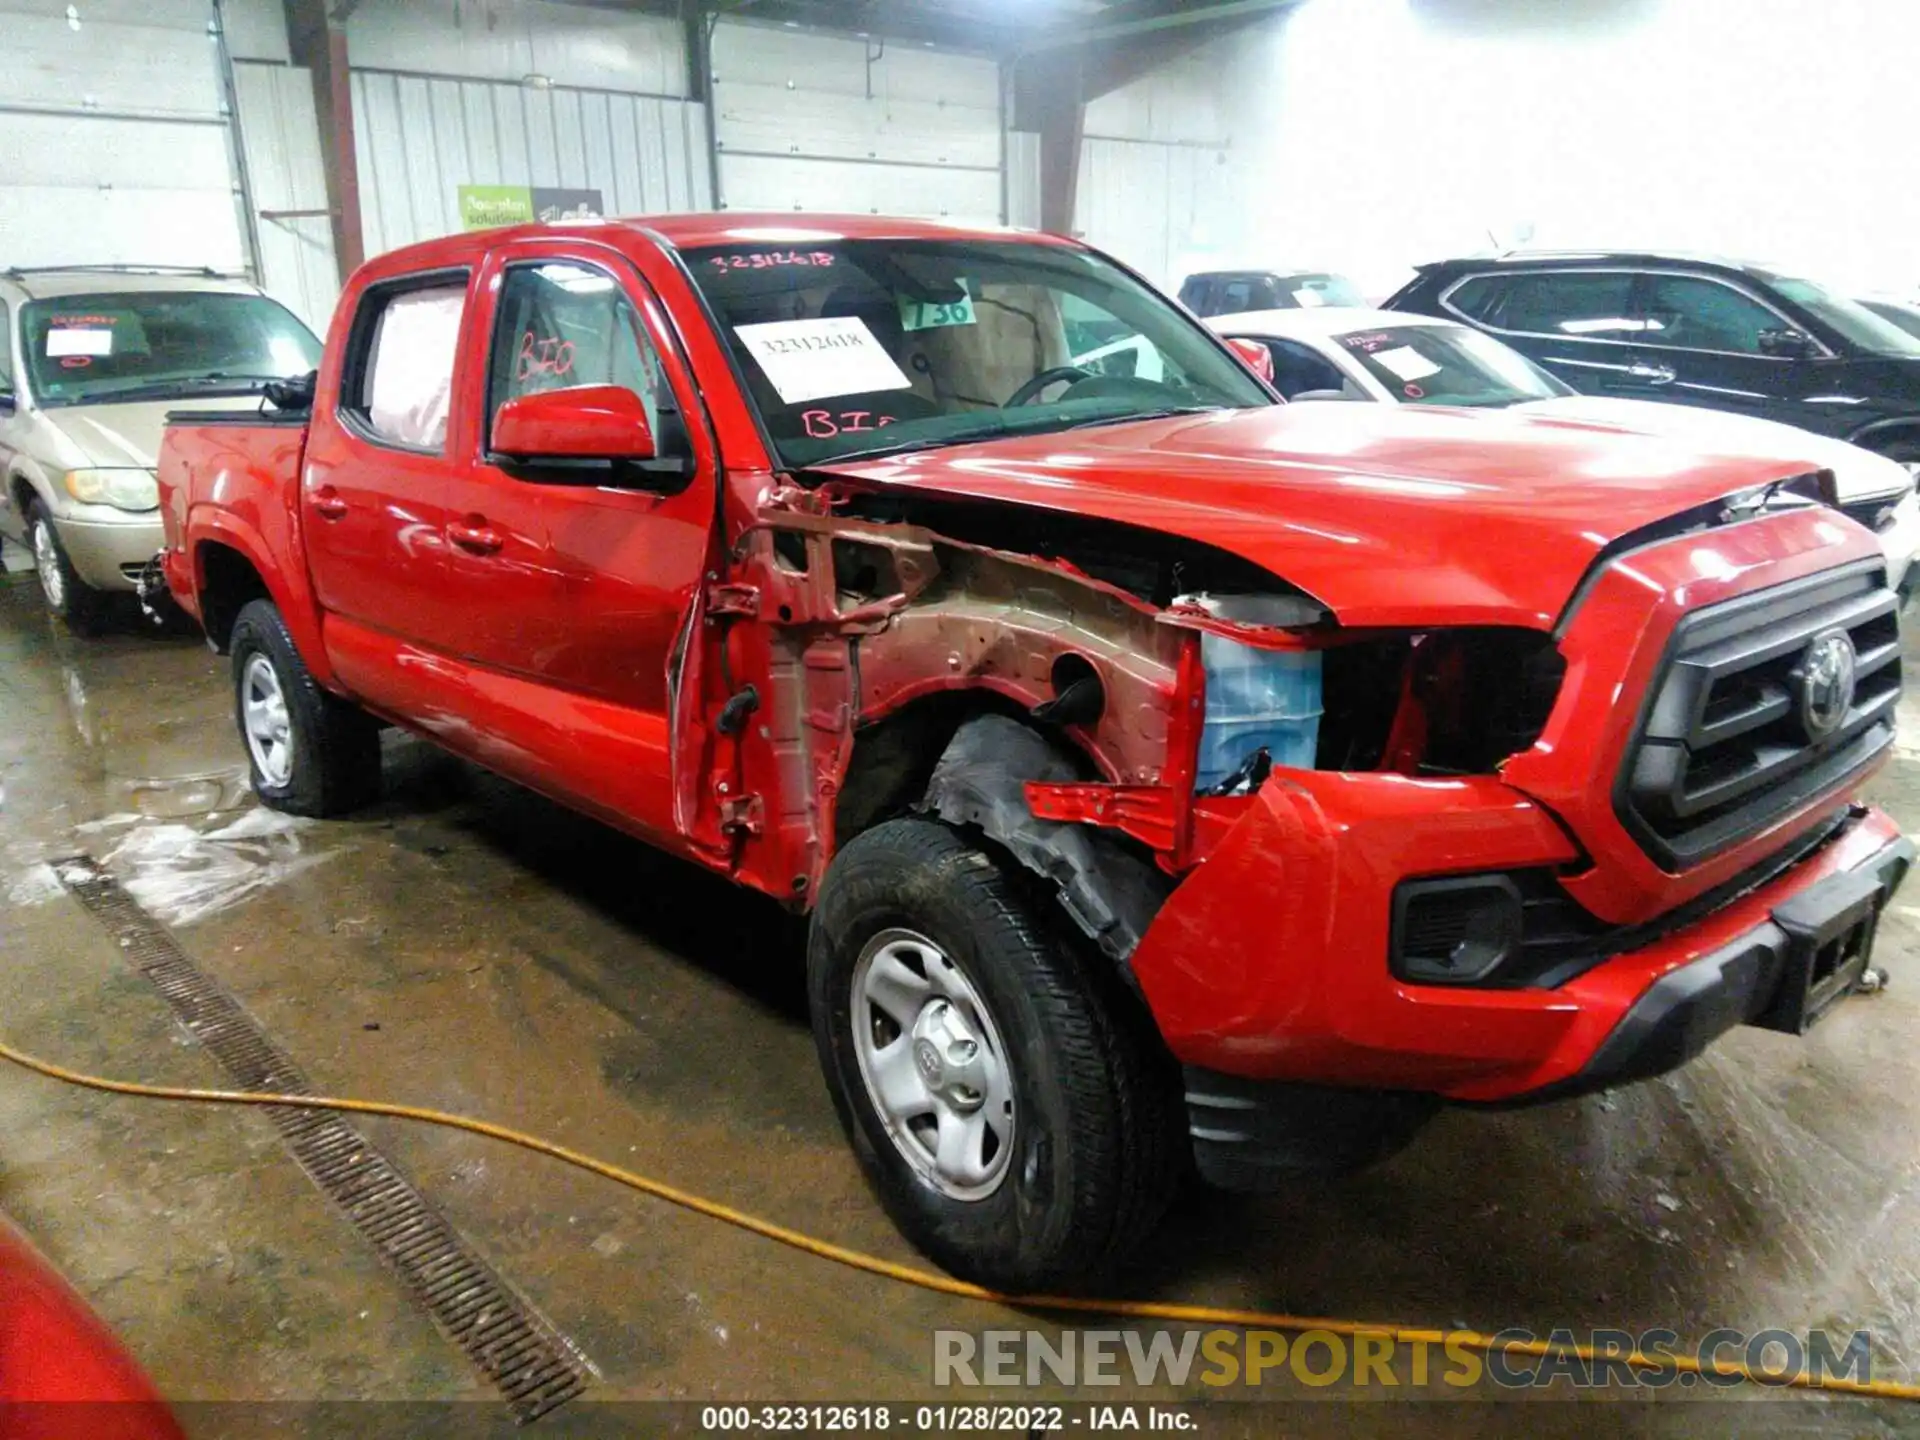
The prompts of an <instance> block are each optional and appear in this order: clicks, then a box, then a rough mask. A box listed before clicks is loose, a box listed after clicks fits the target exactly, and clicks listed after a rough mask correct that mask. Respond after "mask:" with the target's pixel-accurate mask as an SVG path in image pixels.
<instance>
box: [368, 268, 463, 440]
mask: <svg viewBox="0 0 1920 1440" xmlns="http://www.w3.org/2000/svg"><path fill="white" fill-rule="evenodd" d="M466 303H467V282H466V279H465V277H464V276H462V277H459V278H454V277H436V278H435V279H434V280H433V281H431V282H430V283H425V284H420V285H412V286H407V287H404V288H390V289H384V290H381V291H377V292H375V293H374V294H372V295H369V296H368V297H367V298H366V299H365V300H364V301H362V302H361V304H362V307H363V308H362V313H361V316H360V318H359V320H358V321H357V323H356V324H355V326H354V331H355V343H356V345H357V346H358V347H361V348H360V353H359V354H357V355H353V356H350V357H349V358H350V363H351V365H352V370H351V371H350V377H352V380H353V383H351V384H350V386H349V397H350V398H349V403H348V406H347V409H348V413H349V414H351V415H352V416H353V417H354V418H355V419H356V420H358V421H359V422H360V426H361V428H362V429H363V430H365V431H366V432H367V433H368V435H369V436H370V437H371V438H372V439H375V440H378V441H382V442H384V443H386V444H389V445H399V446H403V447H405V448H406V449H409V450H430V451H435V452H441V451H444V450H445V449H446V444H447V416H448V414H449V412H450V410H451V409H452V404H453V366H454V358H455V355H456V354H457V353H458V350H459V340H460V319H461V316H462V315H463V314H464V313H465V310H466Z"/></svg>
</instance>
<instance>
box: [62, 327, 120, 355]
mask: <svg viewBox="0 0 1920 1440" xmlns="http://www.w3.org/2000/svg"><path fill="white" fill-rule="evenodd" d="M112 353H113V331H111V330H100V329H94V328H91V327H90V328H87V329H69V330H49V331H47V358H48V359H49V360H63V359H66V358H67V357H68V356H72V355H87V356H96V355H111V354H112Z"/></svg>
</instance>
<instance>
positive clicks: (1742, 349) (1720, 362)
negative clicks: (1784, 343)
mask: <svg viewBox="0 0 1920 1440" xmlns="http://www.w3.org/2000/svg"><path fill="white" fill-rule="evenodd" d="M1634 303H1635V310H1636V314H1637V316H1638V318H1639V321H1640V327H1639V330H1640V333H1639V344H1638V345H1637V346H1636V347H1635V349H1634V356H1633V364H1632V365H1631V366H1630V367H1629V369H1628V372H1627V376H1626V378H1625V380H1624V381H1623V382H1622V390H1621V392H1620V393H1622V394H1627V395H1632V396H1633V397H1635V398H1636V399H1642V400H1666V401H1670V402H1673V403H1676V404H1681V405H1701V406H1705V407H1707V408H1709V409H1713V410H1729V411H1732V412H1734V413H1735V414H1740V415H1755V416H1759V417H1761V418H1763V419H1768V420H1784V421H1786V422H1788V423H1789V424H1794V425H1805V426H1808V427H1809V428H1812V429H1825V428H1828V427H1827V426H1826V425H1824V424H1822V423H1821V419H1822V417H1821V415H1820V414H1819V413H1817V412H1818V411H1819V409H1820V407H1817V406H1809V405H1808V403H1807V398H1808V397H1809V396H1811V395H1813V394H1814V393H1816V392H1817V391H1818V390H1819V389H1820V388H1821V387H1820V385H1819V384H1818V381H1819V361H1818V360H1816V359H1815V358H1813V357H1812V356H1811V355H1800V356H1784V355H1772V354H1768V353H1767V348H1766V347H1767V344H1768V337H1769V336H1770V335H1772V334H1775V333H1778V332H1780V331H1787V330H1792V329H1794V328H1795V327H1794V324H1793V322H1792V321H1791V320H1789V319H1787V317H1786V316H1784V315H1782V314H1781V313H1780V312H1779V311H1777V310H1775V309H1773V308H1772V307H1771V306H1770V305H1767V304H1766V303H1765V302H1763V301H1762V300H1760V299H1759V298H1758V297H1756V296H1754V295H1751V294H1749V293H1747V292H1746V291H1744V290H1741V289H1738V288H1736V287H1735V286H1733V285H1731V284H1729V283H1727V282H1726V281H1724V280H1720V279H1716V278H1714V277H1712V276H1708V275H1688V274H1669V273H1663V272H1660V271H1651V272H1648V273H1647V274H1644V275H1643V276H1641V280H1640V290H1639V293H1638V295H1637V296H1636V297H1635V302H1634ZM1813 343H1815V344H1817V343H1818V342H1813Z"/></svg>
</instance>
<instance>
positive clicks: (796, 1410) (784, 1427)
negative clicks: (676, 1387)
mask: <svg viewBox="0 0 1920 1440" xmlns="http://www.w3.org/2000/svg"><path fill="white" fill-rule="evenodd" d="M700 1429H701V1431H702V1432H703V1433H705V1434H728V1433H735V1434H737V1433H742V1432H745V1433H751V1434H764V1433H766V1432H768V1431H789V1432H801V1431H814V1432H826V1433H833V1432H839V1433H842V1434H852V1433H864V1432H874V1431H888V1430H899V1431H902V1432H904V1433H908V1434H922V1435H960V1434H981V1433H988V1434H995V1433H1007V1434H1016V1435H1032V1434H1039V1433H1047V1434H1059V1433H1064V1432H1067V1431H1070V1430H1086V1431H1103V1430H1145V1431H1159V1432H1165V1433H1174V1432H1183V1433H1188V1434H1192V1433H1194V1432H1196V1431H1197V1430H1198V1429H1199V1420H1198V1417H1196V1416H1195V1415H1194V1414H1193V1413H1192V1412H1191V1411H1189V1410H1184V1409H1181V1408H1180V1407H1178V1406H1173V1405H1087V1406H1074V1407H1072V1408H1071V1409H1069V1408H1068V1407H1066V1406H1062V1405H708V1406H704V1407H703V1408H702V1409H701V1411H700Z"/></svg>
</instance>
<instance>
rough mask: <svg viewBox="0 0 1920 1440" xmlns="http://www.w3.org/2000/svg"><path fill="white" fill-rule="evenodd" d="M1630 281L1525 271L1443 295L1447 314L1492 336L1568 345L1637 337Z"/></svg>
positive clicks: (1619, 274) (1609, 273) (1621, 274)
mask: <svg viewBox="0 0 1920 1440" xmlns="http://www.w3.org/2000/svg"><path fill="white" fill-rule="evenodd" d="M1633 278H1634V277H1633V275H1632V274H1631V273H1630V272H1628V271H1625V270H1530V271H1521V272H1517V273H1515V274H1511V275H1476V276H1473V277H1472V278H1471V279H1468V280H1465V281H1462V282H1461V283H1460V284H1459V285H1456V286H1455V287H1454V288H1453V289H1452V290H1450V291H1449V292H1448V293H1447V297H1446V303H1447V305H1448V307H1449V308H1451V309H1452V310H1454V311H1456V312H1457V313H1459V314H1461V315H1463V316H1465V317H1466V318H1467V319H1469V320H1473V321H1476V322H1478V323H1479V324H1482V325H1487V326H1491V327H1492V328H1494V329H1496V330H1514V331H1519V332H1521V333H1524V334H1529V335H1564V336H1566V337H1567V338H1569V339H1576V340H1577V339H1592V340H1617V339H1628V338H1633V337H1637V336H1638V334H1639V332H1640V328H1641V327H1640V325H1639V322H1638V321H1636V320H1635V319H1634V318H1633V312H1632V304H1631V302H1632V299H1633Z"/></svg>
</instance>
